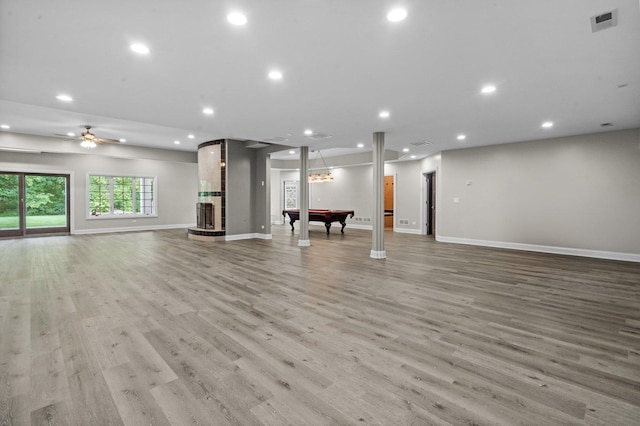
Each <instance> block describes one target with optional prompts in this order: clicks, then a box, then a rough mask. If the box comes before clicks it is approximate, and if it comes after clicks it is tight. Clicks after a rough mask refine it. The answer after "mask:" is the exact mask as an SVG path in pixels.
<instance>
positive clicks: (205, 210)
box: [196, 203, 214, 229]
mask: <svg viewBox="0 0 640 426" xmlns="http://www.w3.org/2000/svg"><path fill="white" fill-rule="evenodd" d="M213 211H214V210H213V203H196V216H197V228H200V229H213V223H214V220H213Z"/></svg>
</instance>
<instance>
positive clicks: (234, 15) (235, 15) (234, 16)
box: [227, 12, 247, 25]
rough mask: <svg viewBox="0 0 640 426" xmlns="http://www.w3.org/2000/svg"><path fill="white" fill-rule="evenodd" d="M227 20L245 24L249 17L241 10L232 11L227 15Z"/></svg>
mask: <svg viewBox="0 0 640 426" xmlns="http://www.w3.org/2000/svg"><path fill="white" fill-rule="evenodd" d="M227 21H229V23H230V24H233V25H244V24H246V23H247V17H246V16H245V15H244V14H242V13H240V12H231V13H230V14H228V15H227Z"/></svg>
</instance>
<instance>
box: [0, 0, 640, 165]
mask: <svg viewBox="0 0 640 426" xmlns="http://www.w3.org/2000/svg"><path fill="white" fill-rule="evenodd" d="M398 5H400V6H403V7H405V8H406V9H407V11H408V17H407V18H406V19H405V20H404V21H402V22H398V23H392V22H389V21H388V20H387V19H386V14H387V12H388V11H389V10H390V9H391V8H392V7H395V6H398ZM612 9H618V26H616V27H613V28H609V29H606V30H603V31H600V32H596V33H592V31H591V25H590V17H592V16H594V15H599V14H601V13H603V12H607V11H610V10H612ZM235 10H240V11H243V12H244V13H245V14H246V15H247V18H248V23H247V24H246V25H245V26H242V27H238V26H233V25H231V24H229V23H228V22H227V20H226V16H227V14H228V13H229V12H231V11H235ZM134 42H143V43H145V44H147V45H148V46H149V47H150V49H151V53H150V54H148V55H146V56H141V55H138V54H135V53H133V52H132V51H131V50H130V48H129V46H130V44H132V43H134ZM273 68H277V69H279V70H281V71H282V73H283V75H284V78H283V79H282V80H280V81H272V80H270V79H269V78H268V77H267V74H268V72H269V71H270V70H271V69H273ZM488 83H492V84H494V85H495V86H496V87H497V90H496V92H495V93H493V94H491V95H483V94H481V93H480V90H481V87H482V86H483V85H485V84H488ZM60 93H65V94H68V95H70V96H72V97H73V99H74V100H73V101H72V102H70V103H64V102H61V101H58V100H57V99H56V95H58V94H60ZM207 106H210V107H212V108H214V110H215V114H214V115H213V116H205V115H204V114H203V113H202V109H203V108H204V107H207ZM383 109H386V110H388V111H389V112H390V113H391V116H390V117H389V118H387V119H381V118H379V117H378V113H379V112H380V111H381V110H383ZM547 120H551V121H553V122H554V126H553V127H552V128H550V129H543V128H541V123H542V122H543V121H547ZM606 122H611V123H613V126H612V127H608V128H601V126H600V125H601V123H606ZM0 123H1V124H8V125H10V126H11V129H10V130H8V131H10V132H17V133H27V134H35V135H46V136H52V135H54V134H66V133H67V132H75V133H76V134H78V133H80V132H81V131H82V127H83V126H84V125H86V124H89V125H93V126H95V127H94V133H95V134H96V135H97V136H98V137H103V138H114V139H119V138H126V139H127V143H128V144H132V145H140V146H153V147H161V148H168V149H180V150H190V151H195V149H196V147H197V145H198V144H199V143H201V142H204V141H207V140H212V139H219V138H236V139H253V140H265V139H269V138H273V137H279V138H286V139H287V140H286V141H281V142H278V143H279V144H283V145H288V146H294V147H299V146H304V145H307V146H310V148H311V149H316V150H317V149H321V150H323V152H325V155H327V156H328V155H330V152H331V151H324V150H327V149H330V148H341V149H340V150H339V151H336V152H340V153H347V152H351V151H350V150H357V148H355V146H356V144H357V143H359V142H362V143H364V144H365V148H363V149H365V150H366V149H370V147H371V140H372V133H373V132H375V131H384V132H386V147H387V148H388V149H392V150H397V151H401V150H402V148H410V149H411V152H410V153H409V154H407V156H405V158H408V155H410V154H415V155H418V157H423V156H425V155H427V154H432V153H436V152H440V151H443V150H448V149H455V148H461V147H470V146H480V145H488V144H496V143H506V142H516V141H523V140H534V139H544V138H550V137H558V136H566V135H575V134H582V133H592V132H598V131H608V130H616V129H625V128H632V127H640V10H639V2H638V0H619V1H614V0H563V1H561V2H558V1H556V0H536V1H513V0H492V1H479V0H458V1H450V0H398V1H395V0H390V1H376V0H349V1H344V0H321V1H320V0H315V1H314V0H269V1H265V0H237V1H235V0H228V1H214V0H207V1H204V0H189V1H178V0H174V1H170V0H135V1H131V0H127V1H121V0H109V1H87V0H65V1H42V0H0ZM307 128H309V129H313V131H314V132H317V133H322V134H326V135H331V136H332V137H331V138H327V139H321V140H314V139H311V138H308V137H306V136H304V134H303V131H304V130H305V129H307ZM4 131H7V130H4ZM460 133H464V134H466V135H467V139H466V140H465V141H462V142H461V141H458V140H456V136H457V135H458V134H460ZM188 134H193V135H194V136H195V137H194V139H187V135H188ZM175 140H179V141H180V142H181V144H180V145H175V144H174V141H175ZM424 141H428V142H429V143H430V144H429V145H421V146H414V145H412V143H418V142H424ZM98 149H99V148H98ZM287 155H288V154H287Z"/></svg>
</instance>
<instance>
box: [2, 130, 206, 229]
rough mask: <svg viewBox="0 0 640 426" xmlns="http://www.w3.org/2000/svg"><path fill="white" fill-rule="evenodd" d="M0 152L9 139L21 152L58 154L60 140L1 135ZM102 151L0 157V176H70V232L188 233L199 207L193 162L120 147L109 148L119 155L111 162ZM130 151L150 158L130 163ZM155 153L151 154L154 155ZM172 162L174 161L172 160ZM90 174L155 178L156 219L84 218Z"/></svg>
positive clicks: (183, 157) (4, 153)
mask: <svg viewBox="0 0 640 426" xmlns="http://www.w3.org/2000/svg"><path fill="white" fill-rule="evenodd" d="M0 138H4V139H3V140H0V146H6V144H3V142H7V141H8V140H9V139H10V143H11V144H14V145H17V146H19V147H21V148H34V147H37V146H42V147H45V148H47V149H48V150H56V149H57V148H58V145H57V143H58V139H55V138H46V137H37V136H26V135H18V134H11V135H5V134H3V135H0ZM102 148H103V146H99V147H98V148H96V149H95V153H93V152H91V153H89V152H88V151H86V150H84V151H80V152H81V153H76V152H55V153H51V152H42V153H40V154H35V153H34V154H25V153H18V152H7V151H0V170H3V171H22V172H41V173H66V174H70V175H71V194H70V201H71V203H72V204H71V232H72V233H91V232H111V231H122V230H139V229H160V228H170V227H185V228H187V227H189V226H192V225H195V221H196V212H195V205H196V202H197V198H198V197H197V195H198V193H197V191H198V187H197V182H198V170H197V164H196V156H195V155H194V154H192V155H185V154H187V153H184V152H177V151H176V152H175V156H173V155H172V152H170V151H169V152H167V150H153V149H148V148H144V149H143V148H137V149H135V150H131V148H132V147H122V148H123V149H122V150H120V151H118V150H114V148H118V147H117V146H114V147H111V148H112V149H111V150H110V152H112V153H114V152H115V153H117V154H119V155H122V156H120V157H113V156H107V155H102V154H103V153H104V151H103V150H102ZM133 151H135V152H136V153H143V154H144V156H145V157H148V158H128V157H127V156H128V155H130V154H131V153H132V152H133ZM154 151H155V152H154ZM172 159H175V160H172ZM88 174H107V175H118V174H121V175H125V176H131V175H136V176H155V177H157V184H158V187H157V191H158V192H157V200H156V201H157V212H158V215H157V217H145V216H140V217H136V218H131V217H128V218H109V219H97V218H90V217H89V216H88V192H87V191H88V190H87V175H88Z"/></svg>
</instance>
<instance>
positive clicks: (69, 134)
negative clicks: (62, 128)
mask: <svg viewBox="0 0 640 426" xmlns="http://www.w3.org/2000/svg"><path fill="white" fill-rule="evenodd" d="M75 135H76V134H75V133H73V132H69V133H67V136H69V137H73V136H75Z"/></svg>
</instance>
